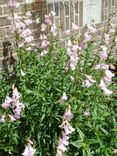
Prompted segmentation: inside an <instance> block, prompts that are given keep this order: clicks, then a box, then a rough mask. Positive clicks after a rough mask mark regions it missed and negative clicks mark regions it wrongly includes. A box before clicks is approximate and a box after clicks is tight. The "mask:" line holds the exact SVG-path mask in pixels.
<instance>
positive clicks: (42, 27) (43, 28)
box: [41, 23, 47, 31]
mask: <svg viewBox="0 0 117 156" xmlns="http://www.w3.org/2000/svg"><path fill="white" fill-rule="evenodd" d="M46 28H47V25H46V24H44V23H43V24H42V25H41V31H45V30H46Z"/></svg>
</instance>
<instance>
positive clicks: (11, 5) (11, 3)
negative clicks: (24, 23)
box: [7, 0, 19, 8]
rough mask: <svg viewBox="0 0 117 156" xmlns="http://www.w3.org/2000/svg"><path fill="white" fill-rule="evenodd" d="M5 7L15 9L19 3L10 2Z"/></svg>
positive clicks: (12, 0) (13, 0)
mask: <svg viewBox="0 0 117 156" xmlns="http://www.w3.org/2000/svg"><path fill="white" fill-rule="evenodd" d="M7 5H8V6H9V7H15V8H18V7H19V3H18V2H16V1H15V0H10V1H9V2H8V4H7Z"/></svg>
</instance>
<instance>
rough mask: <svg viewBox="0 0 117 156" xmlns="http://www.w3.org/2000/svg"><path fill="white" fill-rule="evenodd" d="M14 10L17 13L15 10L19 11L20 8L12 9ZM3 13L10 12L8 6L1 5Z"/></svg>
mask: <svg viewBox="0 0 117 156" xmlns="http://www.w3.org/2000/svg"><path fill="white" fill-rule="evenodd" d="M14 12H15V13H17V12H20V8H15V9H14ZM3 13H4V14H11V9H10V8H9V7H7V6H6V7H3Z"/></svg>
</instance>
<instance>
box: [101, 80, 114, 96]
mask: <svg viewBox="0 0 117 156" xmlns="http://www.w3.org/2000/svg"><path fill="white" fill-rule="evenodd" d="M99 87H100V88H101V89H102V90H103V91H104V94H105V95H107V96H109V95H111V94H112V91H110V90H109V89H108V88H107V86H106V84H105V82H104V80H103V79H101V82H100V84H99Z"/></svg>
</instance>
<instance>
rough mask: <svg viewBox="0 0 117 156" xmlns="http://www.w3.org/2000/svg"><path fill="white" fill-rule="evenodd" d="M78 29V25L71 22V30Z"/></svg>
mask: <svg viewBox="0 0 117 156" xmlns="http://www.w3.org/2000/svg"><path fill="white" fill-rule="evenodd" d="M78 29H79V27H78V26H77V25H76V24H74V23H72V30H73V31H74V30H78Z"/></svg>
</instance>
